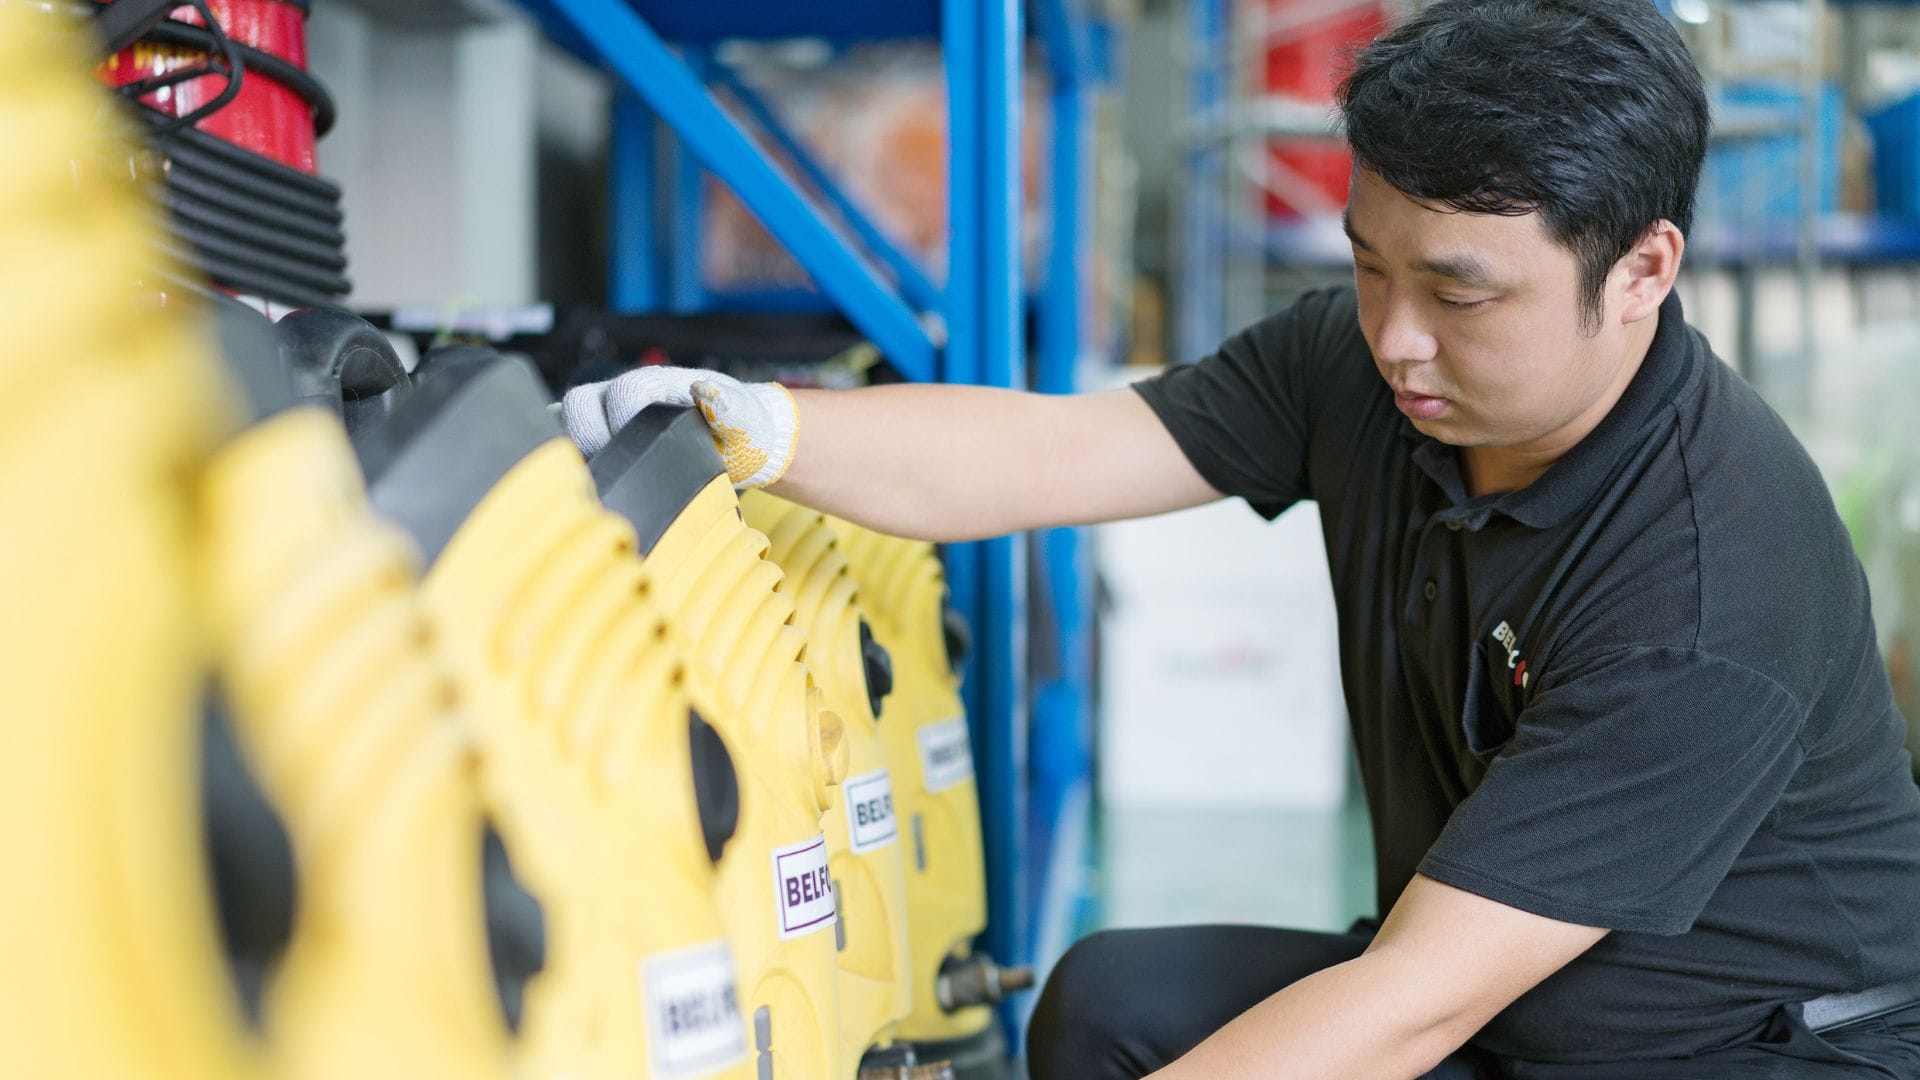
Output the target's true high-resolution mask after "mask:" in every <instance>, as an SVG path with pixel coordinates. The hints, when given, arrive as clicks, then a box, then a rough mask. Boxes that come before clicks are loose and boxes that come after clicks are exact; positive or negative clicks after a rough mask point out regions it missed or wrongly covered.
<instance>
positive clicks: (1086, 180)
mask: <svg viewBox="0 0 1920 1080" xmlns="http://www.w3.org/2000/svg"><path fill="white" fill-rule="evenodd" d="M521 2H522V6H523V7H525V8H526V9H527V10H528V11H529V12H530V13H532V14H533V15H534V16H535V18H536V19H537V20H538V21H539V22H540V24H541V25H542V26H543V27H545V29H546V31H547V33H548V34H549V35H550V37H551V38H552V39H553V40H554V41H555V42H556V43H557V44H559V45H561V46H563V47H564V48H566V49H568V50H569V51H571V52H573V53H574V54H575V55H576V56H579V57H581V58H582V59H584V60H586V61H587V62H589V63H590V64H592V65H594V66H597V67H601V68H603V69H605V70H606V71H608V72H609V73H610V74H611V75H612V76H613V78H614V81H615V106H614V110H613V112H614V116H613V121H612V122H613V150H612V167H611V172H612V185H613V190H612V200H611V201H612V211H613V213H612V217H613V222H614V236H613V245H612V246H613V258H612V265H611V267H610V269H611V293H612V298H613V306H614V307H615V308H616V309H617V310H621V311H629V312H648V311H654V312H657V311H681V312H693V311H702V310H712V309H714V308H715V306H716V305H717V303H719V302H721V301H725V302H728V303H741V302H745V301H749V300H750V301H751V302H752V303H754V304H756V305H757V306H762V307H785V308H788V309H797V310H806V309H807V308H808V307H809V306H810V305H817V303H818V300H817V299H815V300H809V299H808V298H807V296H806V295H805V294H804V293H801V292H798V291H790V290H773V291H770V292H762V293H758V294H755V295H754V296H752V297H748V296H745V295H743V294H738V293H735V294H731V295H727V294H714V293H710V292H709V291H708V290H706V289H705V288H704V287H703V285H702V283H701V281H700V276H699V267H698V261H697V252H698V240H699V237H698V232H697V230H698V228H699V222H700V204H699V199H700V192H701V188H702V187H703V184H702V179H703V176H702V173H703V172H707V173H711V174H712V175H714V176H716V177H718V178H719V179H720V180H721V181H722V182H724V183H726V184H727V186H728V187H730V188H731V189H732V190H733V192H734V193H735V194H736V195H737V196H738V197H739V198H740V200H741V201H742V202H743V203H745V204H746V206H747V208H748V209H749V210H751V211H752V212H753V213H754V215H755V216H756V217H758V218H759V220H760V221H761V222H762V223H763V224H764V225H766V226H767V228H768V230H769V232H771V233H772V234H773V235H774V237H775V238H776V239H777V240H778V241H779V242H780V243H781V244H782V246H784V247H785V248H786V249H787V250H788V251H789V252H790V253H791V254H792V255H793V256H794V258H795V259H796V261H798V262H799V263H800V265H801V267H802V268H803V269H805V270H806V272H807V273H808V275H809V276H810V278H811V279H812V281H813V283H814V284H815V286H817V288H818V290H819V292H818V297H823V298H824V299H825V300H826V301H827V302H828V303H830V304H831V305H832V306H833V307H835V308H837V309H838V310H840V311H841V312H842V313H844V314H845V315H846V317H847V318H848V319H849V320H850V321H851V322H852V323H853V324H854V325H855V326H856V327H857V328H858V329H859V330H860V331H861V333H863V334H864V335H865V336H866V337H867V338H868V339H870V340H871V341H872V342H873V343H874V344H875V346H877V347H878V348H879V350H880V351H881V353H882V354H883V355H884V356H885V357H886V359H887V360H888V361H889V362H890V364H891V365H892V366H893V367H894V368H895V369H896V370H897V371H899V372H900V373H901V374H902V375H904V376H906V377H907V378H909V379H913V380H925V381H932V380H938V381H944V382H952V383H970V384H981V385H988V386H1001V387H1019V388H1028V387H1031V388H1033V389H1038V390H1043V391H1046V392H1052V393H1066V392H1071V391H1072V390H1074V389H1075V388H1076V384H1075V371H1076V369H1077V368H1078V366H1079V361H1080V358H1081V353H1082V349H1083V327H1082V325H1081V324H1082V317H1083V316H1082V314H1081V313H1082V310H1083V308H1084V306H1085V305H1084V304H1083V302H1082V298H1083V293H1082V288H1083V283H1082V273H1083V270H1082V268H1083V267H1084V266H1086V265H1087V264H1088V262H1089V260H1088V259H1086V258H1085V257H1084V255H1085V251H1084V249H1085V246H1086V245H1087V244H1088V243H1089V230H1088V229H1087V228H1086V217H1087V215H1088V213H1089V211H1090V209H1091V206H1090V203H1091V199H1090V195H1089V192H1090V177H1089V162H1088V154H1087V144H1088V141H1089V138H1090V127H1089V115H1088V111H1089V105H1090V94H1091V92H1092V91H1093V90H1094V89H1095V88H1096V86H1097V85H1098V83H1099V81H1100V80H1101V79H1102V78H1103V77H1104V74H1105V72H1106V70H1107V68H1108V67H1109V57H1110V56H1111V54H1112V52H1113V46H1112V40H1111V30H1110V28H1109V27H1107V26H1106V25H1105V24H1104V23H1102V22H1101V21H1099V20H1096V19H1092V18H1090V17H1088V16H1087V14H1086V13H1085V11H1084V10H1083V9H1082V8H1081V7H1080V5H1079V4H1078V3H1076V2H1074V0H1032V2H1030V3H1024V4H1023V3H1021V2H1020V0H985V2H981V3H977V4H976V3H964V4H963V3H944V4H943V3H939V2H937V0H840V2H838V3H835V4H823V5H798V4H792V3H790V2H788V0H731V2H729V3H726V4H706V5H694V4H686V3H684V2H681V0H521ZM789 37H811V38H819V39H823V40H825V41H828V42H832V43H851V42H861V41H874V40H901V39H909V40H929V41H935V40H937V41H938V42H939V44H940V46H941V49H942V53H943V58H944V62H945V70H946V76H947V98H948V107H949V130H950V133H951V135H950V140H951V141H950V154H949V173H948V177H949V184H950V187H949V192H950V199H949V216H948V221H949V234H950V236H949V248H948V251H947V276H946V280H945V281H944V282H939V283H936V282H935V281H934V280H933V277H934V275H932V274H931V273H929V272H928V271H927V270H926V269H925V268H923V267H921V266H919V265H918V264H917V263H916V261H915V260H914V258H913V257H912V255H911V254H910V253H908V252H906V251H904V250H902V249H901V248H900V247H899V246H898V245H896V244H895V243H894V242H893V241H892V240H891V238H889V237H888V236H887V235H886V233H885V231H884V230H883V229H882V228H881V227H880V226H879V225H878V224H877V223H876V222H874V221H873V220H872V219H871V218H869V217H868V216H867V215H866V213H865V212H864V211H863V210H862V208H861V207H860V206H859V205H858V203H857V201H856V200H854V199H853V198H851V197H850V196H849V195H848V194H847V193H846V192H845V191H844V190H843V189H842V188H841V186H840V185H839V183H838V182H837V181H836V179H835V178H834V177H833V176H832V175H831V174H830V173H829V171H828V170H827V169H825V168H824V167H822V166H821V165H820V164H819V163H818V162H816V161H814V160H813V159H812V158H811V156H810V155H809V154H808V153H807V150H806V148H805V147H804V145H802V144H801V142H800V140H798V139H797V138H795V137H794V136H792V135H791V134H790V133H788V132H787V131H786V130H785V129H784V128H783V127H782V126H781V123H780V121H779V118H778V117H777V116H776V115H775V114H774V110H772V109H771V108H769V107H768V106H767V105H766V104H765V103H764V102H761V101H759V100H758V98H757V97H756V96H755V95H754V94H753V93H752V92H751V91H750V90H749V89H748V88H747V87H746V86H744V85H743V84H742V82H741V81H740V80H739V79H737V78H736V77H735V76H734V74H733V73H732V72H731V71H729V70H728V69H727V68H726V67H725V65H724V64H722V63H720V62H719V61H718V60H717V59H716V50H714V49H713V46H715V45H717V44H718V43H720V42H722V41H725V40H728V39H736V38H789ZM1030 39H1031V40H1032V41H1034V42H1037V43H1038V44H1039V45H1040V46H1041V47H1042V50H1043V52H1044V55H1045V57H1046V62H1047V67H1048V74H1049V76H1050V78H1049V89H1048V94H1049V95H1050V100H1049V101H1048V102H1047V104H1048V106H1049V109H1050V120H1049V124H1048V127H1049V134H1050V139H1051V147H1050V162H1049V167H1048V175H1049V182H1048V185H1047V187H1048V198H1049V199H1050V204H1051V205H1050V207H1049V209H1048V211H1047V214H1046V218H1047V220H1048V222H1049V223H1050V226H1049V227H1050V229H1051V237H1050V244H1049V251H1048V254H1047V259H1046V264H1045V265H1046V270H1045V274H1044V277H1043V281H1042V282H1041V283H1040V285H1039V288H1038V289H1037V290H1036V291H1035V292H1034V293H1033V295H1032V300H1031V303H1032V306H1033V315H1034V318H1033V323H1034V325H1035V327H1036V331H1037V334H1036V338H1035V343H1034V349H1033V358H1032V359H1033V362H1032V365H1031V368H1030V367H1029V363H1028V341H1027V334H1026V324H1027V311H1028V307H1029V293H1028V290H1027V287H1026V285H1025V283H1024V282H1023V281H1022V268H1021V258H1020V236H1019V225H1020V206H1019V197H1020V196H1019V192H1020V188H1021V184H1020V157H1019V155H1020V146H1021V141H1020V124H1021V110H1022V102H1021V95H1022V60H1023V57H1024V55H1025V53H1026V48H1027V45H1028V42H1029V40H1030ZM715 89H724V90H725V92H726V96H727V97H728V98H729V99H730V100H732V101H734V102H737V103H738V104H739V110H740V112H742V113H744V114H745V115H744V116H736V114H735V112H734V111H732V110H729V109H728V108H726V107H723V106H722V105H721V104H720V100H719V99H718V98H717V97H716V96H715V93H714V90H715ZM749 124H751V127H749V126H748V125H749ZM662 128H664V130H665V131H666V132H667V133H669V134H670V136H671V137H670V138H668V139H661V138H659V137H658V135H659V134H660V131H661V129H662ZM756 134H757V135H758V136H760V139H761V140H763V142H762V141H756V139H755V135H756ZM763 145H771V146H773V147H775V148H777V150H778V151H779V154H778V157H777V158H776V157H774V156H770V155H769V153H768V152H767V151H765V150H763V149H762V146H763ZM796 177H797V178H798V180H796V179H795V178H796ZM662 206H670V207H671V213H670V214H669V215H667V217H668V219H667V220H665V221H662V220H661V217H662V215H661V213H660V208H661V207H662ZM876 452H877V453H883V452H884V449H883V448H876ZM1027 550H1028V549H1027V547H1026V545H1025V544H1023V543H1022V542H1021V540H1020V538H1016V537H1006V538H1000V539H995V540H987V541H983V542H979V543H972V544H956V545H950V546H948V547H947V549H946V550H945V556H946V560H947V570H948V578H949V582H950V586H951V588H952V591H953V596H954V599H955V603H956V606H957V607H959V609H960V610H961V612H962V614H964V615H965V616H966V617H967V618H968V620H969V621H970V623H971V624H972V626H973V627H974V643H975V648H974V651H973V654H972V656H971V658H970V659H969V662H968V669H967V672H966V675H967V681H966V693H967V704H968V708H969V714H970V716H971V718H972V719H973V738H974V750H975V756H976V760H977V763H978V765H977V768H978V774H979V784H980V795H981V806H982V818H983V823H984V826H985V833H986V843H987V856H988V899H989V913H990V914H989V925H988V928H987V933H986V935H985V939H984V945H985V947H986V948H987V949H988V950H989V951H991V952H992V953H993V954H994V955H995V956H996V957H997V958H999V959H1000V960H1002V961H1003V962H1011V963H1020V962H1026V961H1028V960H1030V959H1033V958H1034V955H1035V952H1036V945H1037V944H1038V945H1039V951H1040V952H1041V953H1042V955H1041V956H1040V957H1039V959H1041V960H1042V961H1043V962H1044V961H1045V960H1046V959H1048V958H1049V957H1048V956H1047V955H1045V954H1046V953H1049V952H1052V951H1055V950H1057V948H1058V947H1059V946H1060V945H1061V944H1063V943H1061V942H1057V941H1054V942H1042V943H1036V940H1035V933H1034V927H1035V918H1034V911H1035V909H1036V905H1035V897H1036V894H1039V895H1044V894H1047V893H1048V892H1049V891H1053V892H1059V891H1066V892H1073V891H1075V890H1078V889H1081V888H1083V882H1082V881H1081V880H1080V872H1079V869H1078V868H1080V867H1084V866H1085V865H1086V862H1087V859H1086V857H1085V854H1084V851H1080V852H1068V853H1065V854H1063V853H1061V852H1059V851H1057V850H1051V849H1050V844H1051V843H1052V842H1053V841H1054V840H1055V839H1056V838H1057V839H1058V841H1059V842H1060V843H1067V844H1078V845H1081V846H1082V847H1084V844H1085V837H1086V835H1087V830H1086V829H1085V827H1084V823H1075V822H1068V823H1066V826H1065V827H1061V821H1060V818H1061V815H1062V814H1063V813H1079V814H1084V813H1085V812H1086V811H1085V806H1086V803H1087V799H1086V792H1087V790H1088V776H1089V773H1090V753H1089V750H1088V743H1089V739H1090V735H1089V721H1090V717H1089V710H1090V708H1091V704H1090V703H1091V701H1092V685H1091V684H1092V670H1091V667H1092V660H1091V658H1092V651H1093V650H1092V623H1091V619H1092V573H1091V569H1090V563H1089V560H1088V555H1087V550H1086V538H1085V535H1084V533H1083V531H1082V530H1077V529H1066V530H1057V531H1054V532H1050V533H1047V534H1044V535H1041V536H1039V537H1037V538H1036V542H1035V543H1034V545H1033V552H1034V556H1033V560H1032V568H1031V569H1032V573H1033V575H1034V576H1035V579H1036V580H1037V581H1038V582H1039V583H1041V585H1042V586H1043V590H1044V591H1043V592H1042V594H1041V595H1042V596H1044V598H1045V600H1046V607H1047V609H1048V611H1049V613H1050V617H1049V618H1046V619H1045V620H1043V624H1044V626H1045V629H1044V630H1040V631H1036V633H1038V634H1041V635H1043V642H1044V643H1045V644H1047V645H1048V646H1049V648H1048V649H1047V650H1046V653H1047V655H1049V656H1052V657H1057V658H1058V660H1057V663H1054V664H1052V665H1051V667H1052V668H1053V670H1052V671H1051V672H1049V673H1048V675H1047V677H1046V678H1045V680H1044V681H1042V682H1041V683H1040V684H1039V685H1035V686H1031V687H1030V686H1029V685H1028V681H1027V678H1026V666H1027V655H1028V646H1029V640H1028V633H1027V630H1028V610H1027V608H1028V603H1027V601H1028V591H1027V590H1028V574H1029V565H1028V561H1029V560H1028V558H1027ZM1030 715H1031V716H1032V717H1034V718H1035V719H1034V723H1033V726H1032V728H1031V731H1030V728H1029V716H1030ZM1030 739H1031V743H1030ZM1030 752H1031V753H1032V756H1033V758H1034V760H1037V761H1040V762H1042V763H1044V768H1043V769H1041V770H1038V772H1034V771H1031V770H1030V769H1029V764H1028V762H1029V754H1030ZM1043 849H1046V850H1043ZM1048 867H1055V868H1061V867H1064V868H1066V869H1057V870H1053V871H1051V872H1049V871H1048V870H1047V868H1048ZM1034 868H1039V874H1038V876H1037V877H1036V876H1035V869H1034ZM1030 882H1037V886H1038V887H1037V888H1036V889H1034V890H1032V891H1031V892H1030V891H1029V883H1030ZM1054 906H1055V907H1057V906H1058V905H1054ZM1019 1026H1020V1025H1018V1024H1015V1025H1013V1028H1014V1030H1013V1031H1012V1032H1011V1034H1012V1035H1013V1036H1014V1037H1015V1038H1016V1040H1017V1037H1018V1035H1019Z"/></svg>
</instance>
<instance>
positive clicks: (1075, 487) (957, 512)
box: [770, 384, 1221, 541]
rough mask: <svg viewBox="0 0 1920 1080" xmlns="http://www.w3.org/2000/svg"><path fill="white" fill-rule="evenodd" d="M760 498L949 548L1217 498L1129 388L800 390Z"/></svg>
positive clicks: (894, 387) (1174, 507)
mask: <svg viewBox="0 0 1920 1080" xmlns="http://www.w3.org/2000/svg"><path fill="white" fill-rule="evenodd" d="M793 397H794V400H795V402H796V403H797V405H798V408H799V429H798V432H797V437H796V438H795V439H794V441H793V446H794V456H793V462H792V464H791V465H790V466H788V468H787V471H786V473H785V475H784V476H782V477H781V478H780V480H779V482H778V483H776V484H774V485H772V487H771V488H770V490H772V491H774V492H776V493H778V494H780V495H782V496H784V497H786V498H789V499H792V500H794V501H795V502H798V503H801V504H803V505H806V506H811V507H814V508H816V509H819V510H824V511H826V512H828V513H831V514H835V515H837V516H840V517H844V518H846V519H847V520H849V521H853V522H856V523H858V524H861V525H865V526H867V527H868V528H872V529H877V530H879V531H882V532H888V533H893V534H895V535H898V536H906V537H911V538H914V539H920V540H935V541H961V540H976V539H980V538H983V537H989V536H1000V535H1004V534H1006V533H1010V532H1016V531H1019V530H1022V529H1037V528H1046V527H1050V526H1056V525H1078V524H1087V523H1092V522H1099V521H1114V520H1118V519H1121V518H1131V517H1142V516H1145V515H1148V514H1158V513H1162V512H1165V511H1168V510H1178V509H1183V508H1185V507H1189V506H1198V505H1200V504H1201V503H1205V502H1211V501H1213V500H1215V499H1218V498H1220V497H1221V495H1220V493H1219V492H1218V491H1215V490H1214V489H1213V487H1212V486H1211V485H1209V484H1208V483H1207V482H1206V481H1205V480H1204V479H1202V478H1201V476H1200V474H1199V473H1198V472H1196V471H1195V470H1194V467H1193V465H1192V464H1191V463H1189V462H1188V460H1187V457H1186V455H1185V454H1184V453H1183V452H1182V451H1181V450H1180V447H1179V446H1178V445H1177V444H1176V443H1175V442H1174V441H1173V437H1172V436H1171V435H1169V434H1168V433H1167V429H1166V426H1165V425H1163V424H1162V423H1161V422H1160V419H1159V417H1157V416H1155V415H1154V413H1153V410H1152V409H1150V408H1148V407H1147V403H1146V402H1145V401H1143V400H1142V399H1141V398H1140V395H1139V394H1137V393H1134V392H1133V391H1131V390H1113V391H1108V392H1105V393H1096V394H1078V395H1071V396H1057V395H1043V394H1029V393H1021V392H1017V391H1011V390H995V389H989V388H985V387H971V386H938V385H918V384H914V385H896V386H877V387H871V388H868V389H863V390H835V391H824V390H812V391H808V390H802V391H797V392H795V393H794V395H793Z"/></svg>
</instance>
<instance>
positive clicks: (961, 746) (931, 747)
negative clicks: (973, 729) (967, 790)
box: [920, 716, 973, 791]
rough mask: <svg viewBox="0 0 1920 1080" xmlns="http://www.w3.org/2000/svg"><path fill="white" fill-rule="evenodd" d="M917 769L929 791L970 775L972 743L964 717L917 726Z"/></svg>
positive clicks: (959, 780) (936, 789) (947, 786)
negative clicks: (918, 736) (918, 744)
mask: <svg viewBox="0 0 1920 1080" xmlns="http://www.w3.org/2000/svg"><path fill="white" fill-rule="evenodd" d="M920 771H921V774H922V775H924V776H925V777H926V780H927V790H928V791H945V790H947V789H948V788H950V787H953V786H954V785H955V784H960V783H964V782H966V781H968V780H971V779H973V746H972V744H971V743H970V742H968V740H967V721H966V719H965V718H964V717H958V716H956V717H954V718H953V719H951V720H942V721H941V722H939V723H937V724H928V725H927V726H926V727H923V728H921V729H920Z"/></svg>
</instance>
